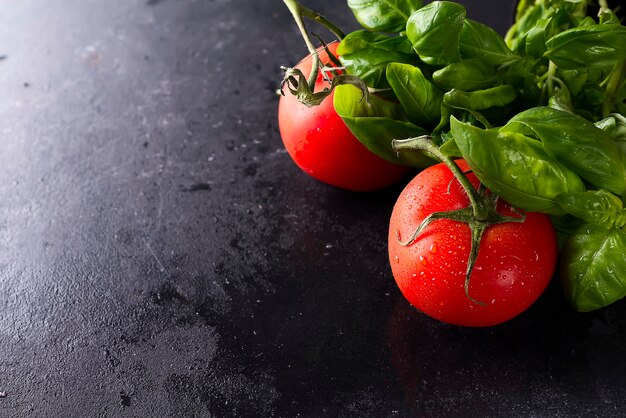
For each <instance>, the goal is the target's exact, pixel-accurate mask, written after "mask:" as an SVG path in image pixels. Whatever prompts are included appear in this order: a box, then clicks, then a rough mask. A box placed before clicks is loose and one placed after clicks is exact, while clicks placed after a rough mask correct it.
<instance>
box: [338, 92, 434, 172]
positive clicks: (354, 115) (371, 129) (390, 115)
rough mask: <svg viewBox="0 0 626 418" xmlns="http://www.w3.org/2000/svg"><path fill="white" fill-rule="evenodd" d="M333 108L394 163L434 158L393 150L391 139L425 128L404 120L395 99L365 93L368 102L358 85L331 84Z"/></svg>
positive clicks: (376, 151)
mask: <svg viewBox="0 0 626 418" xmlns="http://www.w3.org/2000/svg"><path fill="white" fill-rule="evenodd" d="M333 103H334V105H335V110H336V111H337V113H338V114H339V116H341V118H342V119H343V121H344V122H345V123H346V125H347V126H348V128H349V129H350V131H351V132H352V133H353V134H354V136H356V137H357V139H358V140H359V141H361V143H362V144H363V145H365V146H366V147H367V148H368V149H369V150H370V151H372V152H373V153H374V154H376V155H378V156H379V157H381V158H383V159H385V160H387V161H390V162H392V163H396V164H402V165H408V166H413V167H422V168H423V167H428V166H429V165H432V164H433V163H434V162H435V161H433V160H432V159H431V158H429V157H426V156H425V155H424V154H423V153H422V152H420V151H413V152H409V151H402V152H400V153H397V152H396V151H395V150H394V149H393V148H392V147H391V141H392V140H394V139H405V138H411V137H415V136H420V135H425V134H426V133H427V131H426V130H424V129H422V128H420V127H418V126H416V125H414V124H412V123H411V122H409V121H408V118H407V116H406V114H405V113H404V111H403V109H402V106H400V105H399V104H398V103H394V102H390V101H388V100H385V99H381V98H379V97H377V96H375V95H373V94H370V95H369V103H368V102H367V101H366V100H365V99H364V98H363V95H362V93H361V91H360V90H359V89H357V88H356V87H354V86H349V85H342V86H338V87H337V88H335V96H334V102H333Z"/></svg>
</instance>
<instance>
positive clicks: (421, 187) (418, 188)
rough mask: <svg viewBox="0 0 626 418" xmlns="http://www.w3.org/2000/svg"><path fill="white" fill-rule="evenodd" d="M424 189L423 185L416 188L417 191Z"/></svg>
mask: <svg viewBox="0 0 626 418" xmlns="http://www.w3.org/2000/svg"><path fill="white" fill-rule="evenodd" d="M423 188H424V185H423V184H418V185H417V187H416V189H417V190H422V189H423Z"/></svg>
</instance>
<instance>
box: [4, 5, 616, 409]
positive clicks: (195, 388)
mask: <svg viewBox="0 0 626 418" xmlns="http://www.w3.org/2000/svg"><path fill="white" fill-rule="evenodd" d="M462 3H463V4H466V5H467V6H468V13H469V16H470V17H472V18H474V19H477V20H480V21H483V22H485V23H488V24H490V25H492V26H495V27H496V28H497V29H498V30H500V31H504V30H505V29H506V27H507V26H508V25H509V23H510V22H511V16H512V2H510V1H500V0H491V1H480V0H474V1H464V2H462ZM305 4H306V5H308V6H309V7H311V8H314V9H316V10H320V11H322V12H324V13H325V14H326V15H327V16H329V17H331V18H332V19H333V20H334V21H336V22H337V23H338V24H340V25H341V26H342V27H344V28H345V29H346V30H350V29H354V28H355V27H356V26H355V22H354V20H353V18H352V17H351V15H350V13H349V11H348V9H347V7H346V6H345V3H344V2H342V1H337V2H331V1H322V0H310V1H306V2H305ZM0 6H2V7H1V8H0V9H1V11H2V12H1V13H0V55H2V56H3V58H4V59H2V60H0V88H1V90H0V94H1V97H0V179H1V181H0V416H2V417H31V416H33V417H48V416H50V417H52V416H58V417H61V416H63V417H88V416H94V417H95V416H122V417H144V416H150V417H152V416H154V417H157V416H181V417H184V416H216V417H229V416H254V417H265V416H278V417H294V416H303V417H318V416H359V417H360V416H371V417H387V416H390V417H393V416H412V415H414V416H466V415H475V416H564V417H565V416H619V415H623V400H624V399H625V397H626V381H625V378H624V376H625V372H626V363H625V361H624V359H625V358H626V340H625V332H626V305H625V304H624V303H623V302H620V303H617V304H615V305H613V306H612V307H610V308H608V309H606V310H603V311H599V312H596V313H593V314H586V315H581V314H576V313H574V312H573V311H572V310H571V309H570V308H569V307H568V306H567V304H566V303H565V302H564V301H563V298H562V296H561V294H560V290H559V288H558V285H557V284H555V285H553V286H552V287H550V288H549V290H548V291H547V293H546V294H545V295H544V296H543V297H542V298H541V299H540V300H539V302H538V303H537V304H535V305H534V306H533V307H532V308H531V309H530V310H529V311H528V312H526V313H525V314H523V315H522V316H520V317H518V318H516V319H514V320H513V321H511V322H509V323H507V324H505V325H503V326H499V327H494V328H490V329H463V328H457V327H451V326H447V325H443V324H440V323H437V322H435V321H433V320H431V319H429V318H427V317H425V316H423V315H422V314H420V313H418V312H417V311H415V310H414V309H413V308H411V307H410V306H409V305H408V304H407V302H405V300H404V299H403V298H402V296H401V295H400V293H399V291H398V290H397V288H396V287H395V284H394V283H393V279H392V277H391V274H390V269H389V267H388V260H387V254H386V234H387V231H386V229H387V220H388V216H389V214H390V211H391V208H392V205H393V202H394V200H395V197H396V196H397V194H398V193H399V192H400V190H401V188H402V185H398V186H397V187H394V188H392V189H389V190H386V191H383V192H379V193H373V194H355V193H350V192H345V191H341V190H337V189H333V188H330V187H327V186H325V185H323V184H320V183H317V182H316V181H314V180H312V179H310V178H309V177H307V176H306V175H304V174H302V173H301V172H300V171H299V170H298V169H297V168H296V167H295V165H294V164H293V163H292V162H291V160H290V159H289V157H288V155H287V154H286V153H285V151H284V150H283V148H282V143H281V141H280V137H279V135H278V132H277V126H276V106H277V97H276V96H275V94H274V90H275V88H276V87H277V84H278V81H279V79H280V75H281V74H280V71H279V66H280V65H285V64H293V63H295V62H296V61H298V60H299V59H300V58H301V56H303V55H304V53H305V48H304V45H303V43H302V41H301V40H300V38H299V36H298V34H297V31H296V28H295V25H294V24H293V23H292V22H291V20H290V18H289V16H288V13H287V11H286V8H285V7H284V5H283V4H282V2H280V1H278V0H214V1H209V0H196V1H193V0H180V1H176V0H148V1H146V0H124V1H122V0H115V1H104V0H64V1H61V2H54V4H53V2H49V1H44V0H20V1H12V0H0Z"/></svg>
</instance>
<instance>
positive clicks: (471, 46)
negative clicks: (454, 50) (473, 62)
mask: <svg viewBox="0 0 626 418" xmlns="http://www.w3.org/2000/svg"><path fill="white" fill-rule="evenodd" d="M459 52H460V53H461V57H462V58H463V59H472V58H475V59H480V60H481V61H482V62H484V63H486V64H489V65H494V66H499V65H502V64H504V63H505V62H507V61H511V60H513V59H515V58H516V55H515V54H513V52H512V51H511V50H510V49H509V48H508V47H507V46H506V44H505V43H504V39H503V38H502V36H500V34H499V33H498V32H496V31H495V30H493V29H491V28H490V27H489V26H487V25H483V24H482V23H478V22H476V21H474V20H471V19H465V21H464V22H463V29H462V30H461V35H460V38H459Z"/></svg>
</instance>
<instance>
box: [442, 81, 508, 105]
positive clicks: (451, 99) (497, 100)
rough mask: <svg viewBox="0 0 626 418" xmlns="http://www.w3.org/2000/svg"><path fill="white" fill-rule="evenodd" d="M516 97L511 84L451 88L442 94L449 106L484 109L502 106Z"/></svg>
mask: <svg viewBox="0 0 626 418" xmlns="http://www.w3.org/2000/svg"><path fill="white" fill-rule="evenodd" d="M516 98H517V92H516V91H515V89H514V88H513V86H509V85H502V86H497V87H492V88H489V89H485V90H478V91H471V92H466V91H461V90H451V91H449V92H447V93H446V94H444V102H445V103H446V104H448V105H450V106H453V107H457V108H463V109H473V110H485V109H489V108H492V107H502V106H506V105H508V104H509V103H511V102H513V101H514V100H515V99H516Z"/></svg>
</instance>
